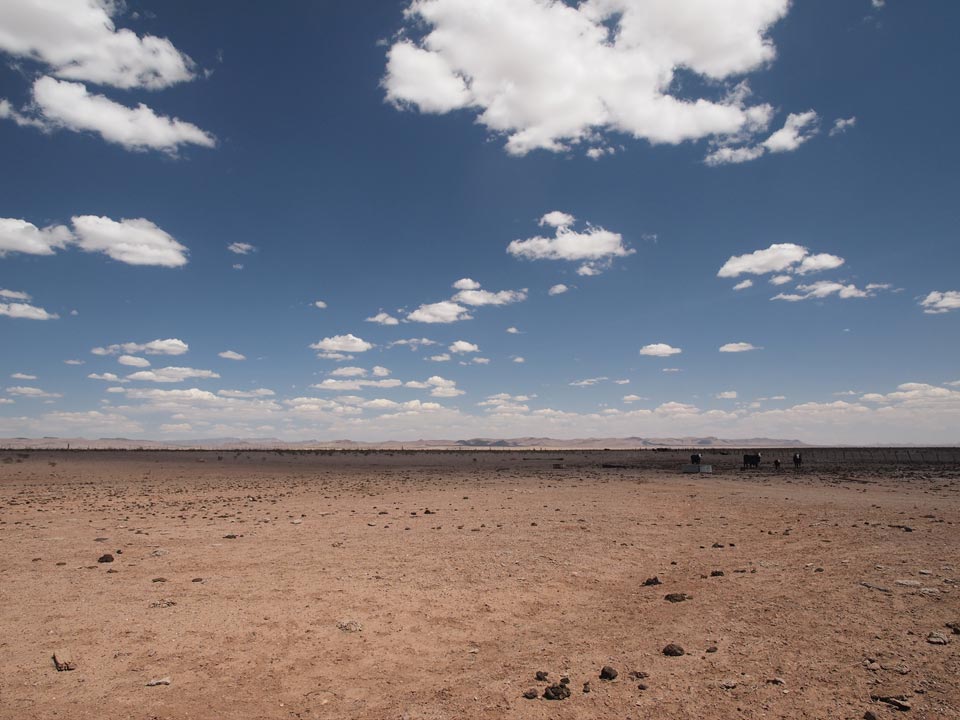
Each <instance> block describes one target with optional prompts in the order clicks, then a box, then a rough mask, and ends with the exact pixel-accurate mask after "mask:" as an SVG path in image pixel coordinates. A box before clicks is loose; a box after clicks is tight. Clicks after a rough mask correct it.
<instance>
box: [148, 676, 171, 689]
mask: <svg viewBox="0 0 960 720" xmlns="http://www.w3.org/2000/svg"><path fill="white" fill-rule="evenodd" d="M169 684H170V678H169V677H163V678H157V679H156V680H151V681H150V682H148V683H147V687H156V686H157V685H169Z"/></svg>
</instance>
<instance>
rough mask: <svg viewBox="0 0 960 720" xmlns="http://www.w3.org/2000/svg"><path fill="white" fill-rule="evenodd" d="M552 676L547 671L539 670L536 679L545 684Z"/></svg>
mask: <svg viewBox="0 0 960 720" xmlns="http://www.w3.org/2000/svg"><path fill="white" fill-rule="evenodd" d="M549 675H550V673H548V672H547V671H546V670H537V674H536V678H537V680H539V681H540V682H543V681H544V680H546V679H547V677H548V676H549Z"/></svg>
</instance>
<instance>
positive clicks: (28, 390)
mask: <svg viewBox="0 0 960 720" xmlns="http://www.w3.org/2000/svg"><path fill="white" fill-rule="evenodd" d="M7 392H8V393H10V394H11V395H16V396H18V397H24V398H60V397H63V395H61V394H60V393H52V392H47V391H46V390H42V389H40V388H36V387H27V386H23V385H15V386H14V387H8V388H7Z"/></svg>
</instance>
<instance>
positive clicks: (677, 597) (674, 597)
mask: <svg viewBox="0 0 960 720" xmlns="http://www.w3.org/2000/svg"><path fill="white" fill-rule="evenodd" d="M663 599H664V600H666V601H667V602H672V603H678V602H683V601H684V600H693V597H692V596H690V595H687V594H686V593H668V594H667V595H664V597H663Z"/></svg>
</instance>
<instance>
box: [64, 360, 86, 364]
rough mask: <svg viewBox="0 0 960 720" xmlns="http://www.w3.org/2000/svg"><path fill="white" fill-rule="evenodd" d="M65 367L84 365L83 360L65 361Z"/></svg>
mask: <svg viewBox="0 0 960 720" xmlns="http://www.w3.org/2000/svg"><path fill="white" fill-rule="evenodd" d="M63 363H64V364H65V365H83V360H64V361H63Z"/></svg>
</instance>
